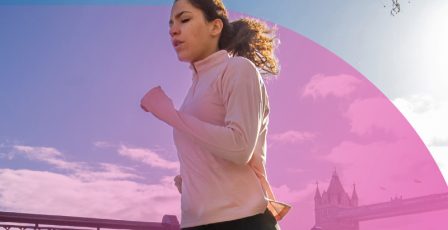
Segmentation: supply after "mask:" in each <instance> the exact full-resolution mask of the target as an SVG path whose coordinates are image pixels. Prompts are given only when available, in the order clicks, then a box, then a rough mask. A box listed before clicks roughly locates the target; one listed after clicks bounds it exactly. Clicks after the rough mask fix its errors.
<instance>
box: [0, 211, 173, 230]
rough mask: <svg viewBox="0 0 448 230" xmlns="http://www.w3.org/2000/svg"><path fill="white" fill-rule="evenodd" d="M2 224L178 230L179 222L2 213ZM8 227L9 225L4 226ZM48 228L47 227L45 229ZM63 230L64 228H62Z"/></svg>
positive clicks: (171, 216) (165, 219) (169, 219)
mask: <svg viewBox="0 0 448 230" xmlns="http://www.w3.org/2000/svg"><path fill="white" fill-rule="evenodd" d="M2 222H10V223H24V224H34V225H35V227H36V229H38V228H39V225H56V226H71V227H88V228H96V229H101V228H109V229H130V230H178V229H180V227H179V222H178V220H177V217H176V216H175V215H164V216H163V218H162V223H158V222H143V221H128V220H113V219H100V218H88V217H73V216H57V215H43V214H28V213H16V212H0V226H1V225H2ZM4 226H7V225H4ZM44 228H47V227H44ZM60 229H63V228H60Z"/></svg>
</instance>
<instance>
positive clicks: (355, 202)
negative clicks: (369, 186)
mask: <svg viewBox="0 0 448 230" xmlns="http://www.w3.org/2000/svg"><path fill="white" fill-rule="evenodd" d="M351 204H352V206H353V207H358V193H357V192H356V185H355V184H353V192H352V199H351Z"/></svg>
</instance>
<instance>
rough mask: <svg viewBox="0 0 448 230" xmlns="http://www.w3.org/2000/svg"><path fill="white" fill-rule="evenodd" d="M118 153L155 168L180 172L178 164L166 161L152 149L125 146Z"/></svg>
mask: <svg viewBox="0 0 448 230" xmlns="http://www.w3.org/2000/svg"><path fill="white" fill-rule="evenodd" d="M118 153H119V154H120V155H122V156H125V157H128V158H130V159H132V160H136V161H139V162H142V163H144V164H147V165H150V166H152V167H155V168H162V169H172V170H176V171H177V172H178V171H179V163H178V162H175V161H168V160H165V159H163V158H161V157H160V156H159V155H158V154H157V153H155V152H154V151H152V150H150V149H144V148H129V147H127V146H125V145H121V146H120V148H119V149H118Z"/></svg>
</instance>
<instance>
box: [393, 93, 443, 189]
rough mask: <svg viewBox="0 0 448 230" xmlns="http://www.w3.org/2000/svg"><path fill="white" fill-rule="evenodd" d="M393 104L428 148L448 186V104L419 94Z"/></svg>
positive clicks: (397, 99)
mask: <svg viewBox="0 0 448 230" xmlns="http://www.w3.org/2000/svg"><path fill="white" fill-rule="evenodd" d="M393 103H394V104H395V106H396V107H397V108H398V109H399V110H400V112H401V113H402V114H403V115H404V116H405V117H406V119H407V120H408V121H409V123H411V125H412V126H413V127H414V129H415V130H416V132H417V133H418V134H419V136H420V137H421V138H422V140H423V142H424V143H425V144H426V146H428V148H429V151H430V152H431V155H432V156H433V158H434V160H435V161H436V162H437V165H438V166H439V169H440V171H441V172H442V174H443V176H444V178H445V181H446V183H447V184H448V158H447V157H446V156H448V132H447V130H448V122H447V119H446V118H447V117H448V102H447V101H446V100H442V99H440V98H434V97H431V96H428V95H424V94H418V95H412V96H409V97H403V98H396V99H394V100H393Z"/></svg>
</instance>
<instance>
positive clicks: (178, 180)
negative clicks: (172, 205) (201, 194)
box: [174, 175, 182, 193]
mask: <svg viewBox="0 0 448 230" xmlns="http://www.w3.org/2000/svg"><path fill="white" fill-rule="evenodd" d="M174 184H175V185H176V187H177V190H179V193H182V177H180V175H177V176H175V177H174Z"/></svg>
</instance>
